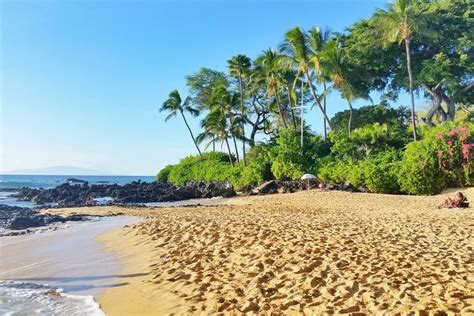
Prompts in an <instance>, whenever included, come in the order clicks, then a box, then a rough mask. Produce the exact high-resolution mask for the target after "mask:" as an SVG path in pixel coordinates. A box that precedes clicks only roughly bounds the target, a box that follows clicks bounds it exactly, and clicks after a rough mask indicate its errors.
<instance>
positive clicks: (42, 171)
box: [4, 166, 113, 176]
mask: <svg viewBox="0 0 474 316" xmlns="http://www.w3.org/2000/svg"><path fill="white" fill-rule="evenodd" d="M4 174H11V175H20V174H27V175H57V176H62V175H75V176H110V175H113V174H111V173H109V172H104V171H99V170H94V169H89V168H82V167H74V166H54V167H48V168H39V169H23V170H14V171H7V172H5V173H4Z"/></svg>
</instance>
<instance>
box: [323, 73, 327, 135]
mask: <svg viewBox="0 0 474 316" xmlns="http://www.w3.org/2000/svg"><path fill="white" fill-rule="evenodd" d="M323 89H324V99H323V110H324V113H326V94H327V93H326V89H327V87H326V81H323ZM323 126H324V134H323V135H324V140H327V139H328V131H327V124H326V120H323Z"/></svg>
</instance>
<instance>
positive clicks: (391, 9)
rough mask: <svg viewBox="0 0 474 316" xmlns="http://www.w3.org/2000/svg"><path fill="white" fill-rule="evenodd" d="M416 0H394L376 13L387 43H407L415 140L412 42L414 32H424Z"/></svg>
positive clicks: (407, 63) (406, 50) (376, 19)
mask: <svg viewBox="0 0 474 316" xmlns="http://www.w3.org/2000/svg"><path fill="white" fill-rule="evenodd" d="M415 3H416V1H413V0H394V1H393V2H392V3H390V4H389V5H388V7H387V9H386V10H382V9H379V10H377V11H376V12H375V14H374V21H375V23H376V27H377V29H378V31H379V34H381V36H382V39H383V41H384V42H386V43H394V42H397V43H398V44H401V43H402V42H403V43H404V44H405V55H406V56H405V57H406V67H407V71H408V90H409V93H410V111H411V123H412V128H413V140H414V141H416V120H415V98H414V94H413V74H412V65H411V50H410V43H411V40H412V36H413V34H414V33H417V32H423V29H422V21H423V18H422V16H421V14H420V12H419V11H418V12H417V10H416V7H415Z"/></svg>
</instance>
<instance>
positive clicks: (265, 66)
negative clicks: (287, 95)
mask: <svg viewBox="0 0 474 316" xmlns="http://www.w3.org/2000/svg"><path fill="white" fill-rule="evenodd" d="M280 61H281V55H279V54H278V53H277V52H276V51H275V50H273V49H271V48H270V49H267V50H264V51H263V52H262V54H261V55H260V56H259V57H257V59H255V64H256V70H255V76H256V77H257V80H258V81H259V82H265V84H266V88H267V89H266V94H267V96H269V97H273V98H274V99H275V102H276V105H277V108H278V114H279V116H280V119H281V121H282V123H283V126H284V127H285V128H287V127H288V123H287V122H286V118H285V115H284V112H283V106H282V103H281V99H280V96H281V77H280V72H281V70H282V64H281V62H280Z"/></svg>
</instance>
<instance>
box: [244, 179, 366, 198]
mask: <svg viewBox="0 0 474 316" xmlns="http://www.w3.org/2000/svg"><path fill="white" fill-rule="evenodd" d="M318 187H319V184H318V183H317V182H314V181H313V182H307V181H303V180H301V181H276V180H271V181H267V182H265V183H263V184H261V185H259V186H258V187H256V188H255V189H253V190H251V191H250V192H249V193H250V195H263V194H273V193H292V192H296V191H302V190H309V189H316V188H318ZM321 189H325V190H340V191H348V192H367V189H365V188H363V187H357V188H356V187H354V186H353V185H352V184H350V183H348V182H346V183H342V184H334V183H329V184H323V185H322V187H321Z"/></svg>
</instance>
